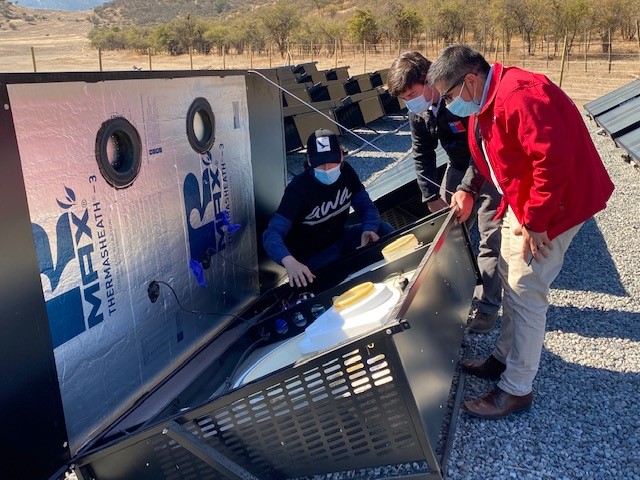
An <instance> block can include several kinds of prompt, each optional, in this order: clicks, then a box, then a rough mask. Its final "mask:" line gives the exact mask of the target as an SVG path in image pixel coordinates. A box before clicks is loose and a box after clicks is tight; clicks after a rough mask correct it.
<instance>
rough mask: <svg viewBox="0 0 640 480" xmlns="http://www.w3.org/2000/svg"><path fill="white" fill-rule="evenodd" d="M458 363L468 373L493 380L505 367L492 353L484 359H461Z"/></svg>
mask: <svg viewBox="0 0 640 480" xmlns="http://www.w3.org/2000/svg"><path fill="white" fill-rule="evenodd" d="M460 365H461V366H462V368H463V369H464V370H465V371H466V372H467V373H469V374H470V375H475V376H476V377H482V378H491V379H493V380H498V379H499V378H500V375H502V372H504V371H505V370H506V369H507V366H506V365H505V364H504V363H502V362H501V361H500V360H498V359H497V358H496V357H494V356H493V355H489V356H488V357H487V358H486V359H485V360H483V359H475V360H471V359H469V360H463V361H462V363H461V364H460Z"/></svg>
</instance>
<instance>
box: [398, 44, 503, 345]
mask: <svg viewBox="0 0 640 480" xmlns="http://www.w3.org/2000/svg"><path fill="white" fill-rule="evenodd" d="M430 66H431V62H430V61H429V60H427V59H426V58H425V57H424V56H422V55H421V54H420V53H419V52H404V53H403V54H401V55H400V56H399V57H398V58H396V59H395V60H394V62H393V64H392V65H391V67H390V69H389V75H388V78H387V87H388V89H389V93H390V94H391V95H393V96H396V97H399V98H401V99H402V100H404V102H405V104H406V105H407V108H408V109H409V125H410V127H411V141H412V144H413V158H414V161H415V168H416V174H417V180H418V186H419V187H420V191H421V193H422V201H423V202H426V203H427V207H428V209H429V211H430V212H436V211H438V210H441V209H443V208H447V207H448V206H449V204H450V201H451V194H450V192H455V191H456V188H457V187H458V185H459V184H460V183H461V181H462V178H463V177H464V174H465V172H466V170H467V167H468V166H469V160H470V158H471V153H470V151H469V144H468V141H467V124H468V118H463V117H458V116H456V115H454V114H453V113H451V112H450V111H449V110H448V109H447V108H445V105H444V102H442V101H441V99H440V94H439V93H438V90H436V89H435V88H431V87H430V86H429V82H428V72H429V67H430ZM438 140H440V144H441V145H442V148H443V149H444V151H445V152H446V153H447V156H448V157H449V162H448V164H447V169H446V172H445V174H444V178H442V176H441V175H438V170H437V166H436V147H437V146H438ZM489 183H490V182H486V183H485V186H484V187H483V189H482V191H481V192H480V194H479V195H478V196H477V198H476V200H475V205H474V211H473V213H474V214H473V215H472V216H471V217H470V218H469V220H467V226H469V227H471V226H472V225H473V223H474V222H475V220H476V218H477V219H478V230H479V232H480V245H479V254H478V267H479V268H480V274H481V276H482V285H479V286H478V287H477V288H476V291H475V292H474V300H473V304H474V307H475V308H474V309H473V311H472V314H471V326H470V329H471V331H472V332H475V333H487V332H489V331H491V330H492V329H493V327H494V326H495V324H496V321H497V319H498V310H499V309H500V304H501V301H502V282H501V280H500V276H499V275H498V256H499V253H500V221H494V220H493V218H494V216H495V214H496V209H497V208H498V205H499V204H500V199H501V196H500V194H499V193H498V191H497V190H496V189H495V187H493V185H487V184H489ZM443 197H444V198H443Z"/></svg>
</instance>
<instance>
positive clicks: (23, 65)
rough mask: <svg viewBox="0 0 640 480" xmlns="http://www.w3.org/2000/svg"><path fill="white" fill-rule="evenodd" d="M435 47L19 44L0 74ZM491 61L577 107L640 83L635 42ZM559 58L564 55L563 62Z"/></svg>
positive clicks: (357, 63) (333, 57)
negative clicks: (174, 48) (547, 81)
mask: <svg viewBox="0 0 640 480" xmlns="http://www.w3.org/2000/svg"><path fill="white" fill-rule="evenodd" d="M444 46H445V45H444V44H442V43H437V42H426V43H425V42H424V41H423V42H421V43H417V44H416V43H413V44H402V43H378V44H366V43H364V44H362V45H349V44H338V43H334V44H313V43H300V44H289V45H288V46H287V48H286V49H285V51H284V53H283V54H282V55H281V54H280V52H279V51H278V50H277V49H276V48H275V46H274V45H267V46H266V47H264V48H263V49H261V50H257V49H256V50H254V49H252V48H251V47H246V48H242V49H236V48H232V49H227V48H219V49H212V50H211V51H210V52H209V53H207V54H202V53H198V52H196V51H194V50H191V51H190V52H189V53H188V54H183V55H168V54H166V53H155V52H153V51H152V50H148V51H147V52H136V51H123V50H120V51H104V52H103V51H101V50H95V49H93V48H91V47H90V46H89V45H88V44H83V45H82V46H77V45H76V46H74V47H71V46H70V45H69V46H66V48H61V47H60V45H56V44H42V45H40V46H38V45H35V46H33V47H24V46H21V47H20V48H19V49H17V48H13V49H11V51H3V50H4V46H3V45H0V71H7V72H32V71H37V72H60V71H126V70H142V71H151V70H189V69H192V70H225V69H260V68H273V67H279V66H287V65H298V64H301V63H306V62H316V63H317V68H318V69H320V70H322V69H330V68H337V67H348V68H349V74H350V75H357V74H361V73H367V72H374V71H377V70H383V69H386V68H389V66H390V65H391V63H392V62H393V60H394V59H395V57H396V56H397V55H398V54H399V53H400V52H403V51H405V50H418V51H420V52H421V53H423V54H424V55H425V56H426V57H427V58H429V59H431V60H433V59H435V58H436V57H437V55H438V53H439V52H440V51H441V50H442V49H443V48H444ZM476 48H478V49H479V50H480V51H481V52H482V53H483V54H484V55H485V57H486V58H487V61H489V63H493V62H496V61H498V62H501V63H503V64H505V65H513V66H519V67H523V68H526V69H529V70H534V71H538V72H541V73H544V74H546V75H547V76H548V77H549V78H551V79H552V80H553V81H554V82H556V83H558V84H559V85H560V86H561V87H562V88H563V89H564V90H565V91H566V92H567V93H568V94H569V95H570V96H571V97H572V98H574V97H575V98H574V101H576V102H577V103H583V102H586V101H589V100H590V99H593V98H596V97H597V96H598V94H604V93H607V92H609V91H611V90H613V89H615V88H618V87H619V86H622V85H624V84H626V83H628V82H629V81H631V80H632V79H634V78H639V77H640V45H638V44H637V43H635V42H619V41H618V42H612V43H608V42H605V43H604V44H603V43H602V42H601V41H597V42H596V41H592V42H573V43H572V44H571V45H570V47H569V45H567V47H566V48H565V45H564V39H562V40H558V41H556V40H555V39H549V41H547V40H546V39H545V41H542V42H538V43H537V44H536V45H534V48H532V49H531V50H530V49H529V48H528V45H527V44H525V43H524V42H521V41H520V42H519V43H518V42H515V41H514V42H512V43H511V45H509V48H508V49H507V48H505V46H504V45H503V44H501V42H499V41H496V42H494V43H493V44H489V43H488V44H486V45H480V46H478V45H476ZM563 52H565V55H564V56H563Z"/></svg>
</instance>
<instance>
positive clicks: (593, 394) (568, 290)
mask: <svg viewBox="0 0 640 480" xmlns="http://www.w3.org/2000/svg"><path fill="white" fill-rule="evenodd" d="M585 122H586V123H587V126H588V127H589V129H590V131H591V133H592V137H593V138H594V141H595V143H596V146H597V148H598V150H599V152H600V154H601V156H602V159H603V161H604V162H605V165H606V167H607V169H608V171H609V174H610V176H611V178H612V179H613V182H614V183H615V185H616V190H615V192H614V194H613V197H612V198H611V200H610V202H609V204H608V207H607V209H606V210H605V211H603V212H600V213H599V214H597V215H596V216H595V217H594V218H593V219H591V220H589V221H588V222H586V223H585V225H584V226H583V228H582V229H581V230H580V232H579V233H578V235H577V236H576V237H575V239H574V241H573V243H572V245H571V248H570V249H569V251H568V253H567V256H566V260H565V265H564V267H563V269H562V272H561V273H560V275H559V276H558V278H557V279H556V281H555V282H554V283H553V285H552V289H551V292H550V295H549V299H550V303H551V306H550V309H549V312H548V315H547V334H546V338H545V344H544V348H543V352H542V360H541V365H540V371H539V373H538V376H537V378H536V381H535V383H534V389H535V392H536V397H535V401H534V405H533V407H532V408H531V410H530V411H528V412H525V413H521V414H516V415H513V416H511V417H508V418H506V419H502V420H497V421H487V420H481V419H477V418H474V417H471V416H468V415H466V414H465V413H464V411H462V410H461V411H459V412H453V413H454V415H458V417H457V426H456V430H455V432H454V438H453V444H452V450H451V452H450V456H449V460H448V462H447V464H446V465H443V468H444V470H445V472H446V474H447V478H449V479H456V480H461V479H464V480H488V479H511V478H513V479H541V480H542V479H562V480H564V479H594V480H595V479H604V478H617V479H640V415H639V414H638V396H640V275H638V272H640V247H639V246H638V238H639V237H640V235H639V234H640V201H639V200H640V169H639V168H634V167H633V166H632V165H633V164H631V165H630V164H629V163H627V162H625V161H624V160H623V159H622V156H621V153H622V150H620V149H617V148H616V147H615V145H614V143H613V142H612V141H611V139H610V138H609V137H605V136H602V135H598V133H597V132H598V130H599V128H598V127H597V125H596V124H595V122H592V121H591V120H589V119H588V118H587V117H586V116H585ZM373 127H374V128H375V129H376V130H377V131H378V132H379V133H389V134H388V135H383V136H382V137H377V136H376V135H375V134H374V133H372V132H362V131H359V132H358V133H359V134H362V135H363V136H365V137H366V138H367V140H369V141H371V140H372V139H375V144H376V145H378V146H379V147H380V148H381V149H382V150H384V151H385V152H390V153H384V154H381V153H380V152H378V151H376V150H375V149H373V148H372V147H370V146H365V148H363V149H362V150H361V151H359V152H357V153H354V154H353V155H350V156H349V157H348V160H349V161H350V162H351V164H352V165H353V166H354V168H355V169H356V171H357V172H358V173H359V175H360V177H361V179H362V180H363V182H364V183H365V185H366V184H368V183H370V182H371V181H372V180H373V179H374V178H375V177H376V176H378V175H379V174H380V172H381V171H384V170H386V169H388V168H390V167H392V166H393V165H394V164H395V163H396V162H397V161H398V160H399V159H401V158H403V157H404V156H405V154H406V153H407V151H408V149H409V148H410V145H411V139H410V136H409V133H408V126H407V125H406V123H405V121H404V119H403V118H402V117H400V116H398V117H392V118H390V119H388V120H387V121H385V122H382V121H379V122H376V124H374V125H373ZM398 128H400V130H399V131H398V132H395V134H393V133H394V131H395V130H396V129H398ZM352 142H353V144H352ZM356 142H357V143H356ZM343 143H344V144H345V146H347V147H349V149H350V151H353V150H354V149H356V147H357V146H358V145H360V144H361V143H362V142H361V141H358V140H355V139H354V140H353V141H352V140H350V139H349V138H347V136H344V137H343ZM303 158H304V157H303V156H302V155H291V156H290V159H289V170H290V172H292V173H298V172H299V171H300V169H301V166H300V165H301V161H302V159H303ZM498 331H499V329H498V328H496V329H495V330H494V331H493V332H492V333H490V334H486V335H471V334H467V335H466V336H465V344H466V346H467V349H468V356H469V357H485V356H487V355H488V354H489V353H491V350H492V348H493V345H494V344H495V340H496V338H497V336H498ZM492 387H493V383H492V382H490V381H487V380H483V379H478V378H475V377H467V378H466V379H465V386H464V393H463V401H464V400H469V399H472V398H475V397H477V396H479V395H481V394H483V393H485V392H486V391H488V390H490V389H491V388H492ZM376 470H377V471H371V472H369V473H368V474H367V472H362V471H360V472H357V474H356V475H354V473H355V472H343V474H337V475H336V474H332V475H330V476H327V477H326V478H332V479H337V478H354V476H355V477H357V478H385V477H387V475H385V474H384V473H383V470H378V469H376Z"/></svg>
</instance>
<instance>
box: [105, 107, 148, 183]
mask: <svg viewBox="0 0 640 480" xmlns="http://www.w3.org/2000/svg"><path fill="white" fill-rule="evenodd" d="M96 161H97V162H98V168H99V169H100V173H101V174H102V176H103V177H104V179H105V180H106V181H107V182H108V183H109V184H110V185H111V186H113V187H115V188H126V187H128V186H129V185H131V184H132V183H133V181H134V180H135V179H136V178H137V176H138V173H140V167H141V165H142V142H141V141H140V134H139V133H138V130H136V127H134V126H133V125H132V124H131V123H130V122H129V121H128V120H127V119H125V118H122V117H116V118H111V119H109V120H107V121H106V122H104V123H103V124H102V125H101V126H100V129H99V130H98V134H97V135H96Z"/></svg>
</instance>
